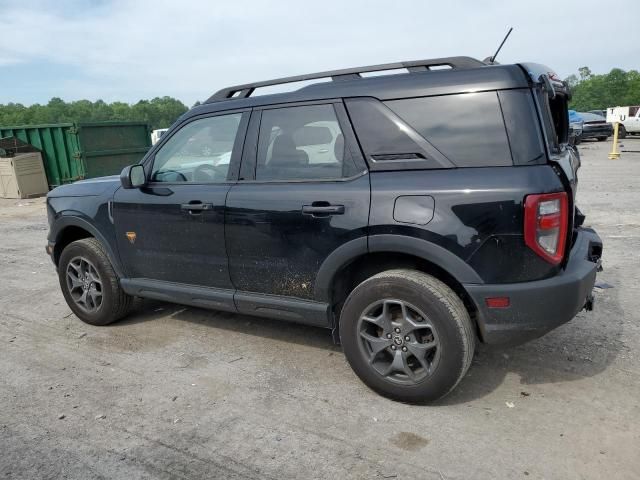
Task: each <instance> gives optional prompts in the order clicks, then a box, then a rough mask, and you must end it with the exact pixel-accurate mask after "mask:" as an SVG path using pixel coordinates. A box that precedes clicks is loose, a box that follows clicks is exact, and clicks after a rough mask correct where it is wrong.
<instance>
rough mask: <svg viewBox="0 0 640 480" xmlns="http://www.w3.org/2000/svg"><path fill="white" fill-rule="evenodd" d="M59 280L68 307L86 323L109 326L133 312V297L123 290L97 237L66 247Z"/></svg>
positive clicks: (59, 266) (59, 265) (63, 252)
mask: <svg viewBox="0 0 640 480" xmlns="http://www.w3.org/2000/svg"><path fill="white" fill-rule="evenodd" d="M58 279H59V281H60V288H61V289H62V294H63V295H64V298H65V300H66V301H67V305H69V308H70V309H71V310H72V311H73V313H74V314H75V315H76V316H77V317H78V318H79V319H80V320H82V321H83V322H85V323H88V324H90V325H99V326H101V325H108V324H110V323H113V322H115V321H116V320H120V319H121V318H122V317H124V316H125V315H127V313H129V311H130V309H131V305H132V303H133V297H131V296H129V295H127V294H126V293H124V291H123V290H122V288H120V282H119V281H118V277H117V275H116V272H115V271H114V270H113V267H112V266H111V262H110V261H109V257H108V256H107V253H106V251H105V250H104V248H103V247H102V245H101V244H100V242H98V241H97V240H96V239H95V238H84V239H82V240H77V241H75V242H72V243H70V244H69V245H67V246H66V247H65V249H64V250H63V251H62V254H61V255H60V260H59V262H58ZM82 298H84V301H83V300H82Z"/></svg>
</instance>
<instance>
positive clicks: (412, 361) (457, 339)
mask: <svg viewBox="0 0 640 480" xmlns="http://www.w3.org/2000/svg"><path fill="white" fill-rule="evenodd" d="M402 312H407V313H408V315H407V316H408V317H409V318H411V321H409V322H408V321H406V320H402V317H403V316H402V315H401V313H402ZM388 318H391V321H390V322H388V321H387V320H385V319H388ZM405 318H406V316H405ZM421 318H422V320H421ZM416 326H417V328H416ZM396 329H399V330H400V331H399V332H398V331H397V330H396ZM389 335H391V338H389ZM340 341H341V343H342V346H343V350H344V353H345V356H346V358H347V361H348V362H349V364H350V365H351V368H353V370H354V372H355V373H356V375H357V376H358V377H359V378H360V379H361V380H362V381H363V382H364V383H365V384H366V385H367V386H369V387H370V388H371V389H373V390H375V391H376V392H378V393H380V394H381V395H383V396H385V397H388V398H391V399H394V400H399V401H403V402H409V403H416V402H420V403H422V402H430V401H434V400H437V399H439V398H442V397H443V396H445V395H446V394H447V393H449V392H450V391H451V390H453V389H454V388H455V387H456V385H457V384H458V382H460V380H461V379H462V377H464V375H465V373H466V372H467V370H468V369H469V366H470V365H471V361H472V359H473V352H474V350H475V342H476V337H475V333H474V329H473V328H472V324H471V319H470V318H469V313H468V312H467V310H466V308H465V306H464V304H463V303H462V300H461V299H460V298H459V297H458V296H457V295H456V294H455V293H454V292H453V291H452V290H451V289H450V288H449V287H448V286H447V285H445V284H444V283H442V282H441V281H440V280H438V279H436V278H434V277H432V276H430V275H427V274H425V273H422V272H419V271H416V270H389V271H386V272H382V273H379V274H377V275H374V276H373V277H370V278H368V279H367V280H365V281H364V282H362V283H361V284H360V285H358V286H357V287H356V288H355V289H354V290H353V291H352V292H351V293H350V295H349V296H348V298H347V300H346V301H345V304H344V306H343V308H342V312H341V314H340ZM378 350H379V351H378ZM375 351H378V352H377V353H373V352H375ZM422 352H426V353H425V354H424V355H423V354H422ZM417 353H419V354H420V355H416V354H417ZM419 357H421V358H422V359H421V360H420V359H419ZM400 365H401V366H402V368H398V366H400ZM390 369H391V370H392V371H391V372H390V373H387V372H388V370H390ZM408 370H410V371H411V372H412V373H411V374H410V373H409V372H408Z"/></svg>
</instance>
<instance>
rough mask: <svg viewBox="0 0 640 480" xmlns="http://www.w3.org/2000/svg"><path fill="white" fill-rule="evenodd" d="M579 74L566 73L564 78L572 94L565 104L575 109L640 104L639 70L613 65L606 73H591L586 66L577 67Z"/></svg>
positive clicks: (584, 109) (582, 109) (585, 109)
mask: <svg viewBox="0 0 640 480" xmlns="http://www.w3.org/2000/svg"><path fill="white" fill-rule="evenodd" d="M578 72H579V75H580V78H579V79H578V77H577V76H576V75H570V76H569V77H567V78H566V79H565V81H566V82H567V83H568V84H569V86H570V87H571V90H572V92H573V98H572V100H571V103H570V104H569V108H572V109H574V110H578V111H588V110H595V109H605V108H608V107H615V106H625V105H640V73H638V72H637V71H636V70H630V71H628V72H625V71H624V70H622V69H620V68H614V69H612V70H611V71H610V72H609V73H606V74H603V75H594V74H593V73H592V72H591V70H590V69H589V67H582V68H579V69H578Z"/></svg>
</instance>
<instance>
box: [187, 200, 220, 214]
mask: <svg viewBox="0 0 640 480" xmlns="http://www.w3.org/2000/svg"><path fill="white" fill-rule="evenodd" d="M180 209H181V210H186V211H188V212H189V213H200V212H202V211H203V210H213V203H202V202H198V201H193V202H189V203H183V204H182V205H180Z"/></svg>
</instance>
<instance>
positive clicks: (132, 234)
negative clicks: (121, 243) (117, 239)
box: [125, 232, 137, 245]
mask: <svg viewBox="0 0 640 480" xmlns="http://www.w3.org/2000/svg"><path fill="white" fill-rule="evenodd" d="M125 235H126V236H127V240H129V243H130V244H132V245H133V244H134V243H136V236H137V235H136V232H127V233H126V234H125Z"/></svg>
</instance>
